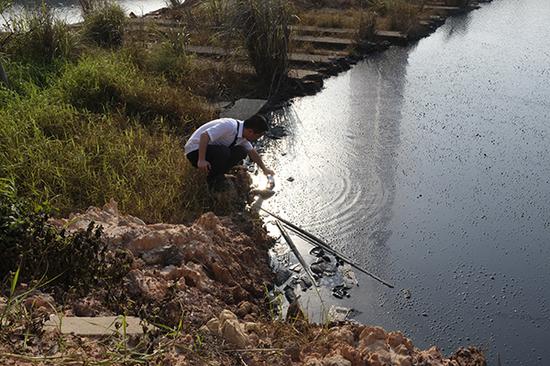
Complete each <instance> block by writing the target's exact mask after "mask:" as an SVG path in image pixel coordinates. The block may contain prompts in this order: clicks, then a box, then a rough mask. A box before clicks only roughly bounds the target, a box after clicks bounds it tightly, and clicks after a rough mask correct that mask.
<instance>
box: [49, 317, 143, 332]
mask: <svg viewBox="0 0 550 366" xmlns="http://www.w3.org/2000/svg"><path fill="white" fill-rule="evenodd" d="M123 321H125V322H126V330H125V331H124V330H123V326H122V324H123ZM148 326H149V325H148ZM44 329H49V330H60V331H61V333H62V334H70V333H74V334H77V335H82V336H105V335H112V334H116V333H119V334H123V333H124V332H125V333H126V335H138V334H143V326H142V325H141V319H140V318H136V317H134V316H127V317H123V316H122V315H119V316H98V317H62V318H59V317H58V316H57V315H51V316H50V319H49V320H48V321H47V322H46V323H45V324H44Z"/></svg>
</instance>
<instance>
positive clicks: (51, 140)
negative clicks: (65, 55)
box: [0, 52, 212, 222]
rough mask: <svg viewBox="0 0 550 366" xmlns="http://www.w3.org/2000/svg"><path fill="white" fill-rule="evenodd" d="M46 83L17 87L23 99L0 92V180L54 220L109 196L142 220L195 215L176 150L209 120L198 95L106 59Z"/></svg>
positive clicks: (195, 194)
mask: <svg viewBox="0 0 550 366" xmlns="http://www.w3.org/2000/svg"><path fill="white" fill-rule="evenodd" d="M9 66H12V68H10V71H11V70H12V69H13V70H17V69H18V68H19V67H20V66H18V64H10V65H9ZM10 74H11V75H13V76H15V77H16V76H17V73H16V72H13V73H11V72H10ZM46 79H49V80H50V82H49V85H47V86H45V87H40V86H37V85H34V84H32V82H31V81H29V80H19V81H17V82H18V83H20V85H21V89H22V90H24V93H17V92H13V91H9V90H7V89H1V88H0V94H2V95H3V96H5V97H6V98H3V99H2V102H3V104H2V108H1V109H0V125H1V131H0V145H1V151H2V153H1V154H0V176H2V177H11V178H12V179H13V180H14V181H15V182H16V184H17V186H18V189H19V190H20V191H21V192H22V194H24V195H26V196H28V197H33V198H34V199H37V200H50V201H51V202H52V204H53V205H54V206H55V207H56V208H58V209H59V210H60V212H61V213H62V214H66V213H68V212H70V211H74V210H78V209H84V208H86V207H88V206H90V205H96V206H97V205H102V204H103V203H105V202H107V201H108V200H109V199H110V198H114V199H116V200H117V201H118V202H119V204H120V205H121V207H122V209H123V210H124V211H125V212H128V213H132V214H134V215H138V216H141V217H142V218H143V219H145V220H148V221H162V220H164V221H172V222H173V221H182V220H184V219H187V218H189V217H191V216H193V215H194V214H196V212H201V211H202V210H203V207H204V206H205V204H206V203H205V201H204V200H203V199H201V198H200V197H201V196H203V195H204V194H205V191H204V190H203V189H202V188H201V187H202V186H203V184H201V183H200V180H199V178H200V177H198V176H197V175H196V172H194V171H192V170H191V167H190V165H189V164H188V163H187V162H186V160H185V157H184V155H183V149H182V143H183V140H184V138H185V137H184V136H186V135H187V134H189V133H190V132H191V131H192V130H193V129H194V128H195V126H196V125H197V124H200V123H202V122H203V121H205V120H208V119H209V118H211V116H212V114H211V110H210V109H209V108H208V107H207V106H206V104H205V102H204V101H203V100H202V99H201V98H199V97H197V96H194V95H192V94H191V93H189V92H188V91H186V90H178V89H175V88H172V87H170V86H168V85H166V83H163V82H162V79H159V78H155V77H152V76H151V77H145V76H144V75H142V74H141V73H140V70H139V69H138V68H137V67H136V66H135V65H134V64H132V63H131V61H129V60H128V58H127V57H125V56H123V55H120V54H117V55H115V54H113V53H110V52H105V53H101V52H95V54H93V55H92V54H89V55H86V56H83V57H82V58H81V60H80V61H79V62H77V63H69V64H67V65H66V66H64V67H63V69H62V71H60V74H59V77H58V78H57V79H54V78H46Z"/></svg>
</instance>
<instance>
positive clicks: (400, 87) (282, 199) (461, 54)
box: [264, 0, 550, 365]
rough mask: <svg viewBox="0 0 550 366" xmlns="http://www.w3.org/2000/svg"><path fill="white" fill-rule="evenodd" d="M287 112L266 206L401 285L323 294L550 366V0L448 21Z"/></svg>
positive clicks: (382, 319)
mask: <svg viewBox="0 0 550 366" xmlns="http://www.w3.org/2000/svg"><path fill="white" fill-rule="evenodd" d="M274 119H275V120H278V121H279V122H282V123H284V124H286V125H287V126H288V129H289V130H290V132H291V133H290V135H289V136H288V137H286V138H283V139H281V140H279V141H277V142H276V143H274V144H273V146H271V148H270V149H269V150H268V151H267V152H266V156H267V159H268V161H270V163H271V165H272V166H273V167H274V168H275V169H276V171H277V172H278V180H277V190H278V193H277V194H276V195H275V196H274V197H273V198H271V199H270V200H269V201H267V202H266V203H265V204H264V207H267V208H269V209H271V210H272V211H274V212H277V213H279V214H280V215H281V216H284V217H286V218H288V219H290V220H291V221H293V222H294V223H296V224H298V225H300V226H303V227H304V228H307V229H308V230H310V231H312V232H314V233H315V234H317V235H318V236H321V237H323V238H325V239H326V240H327V241H329V242H330V243H332V244H333V245H334V246H335V247H336V248H338V249H340V250H341V251H343V252H344V253H346V254H347V255H348V256H350V257H353V258H354V259H355V260H356V261H357V262H359V263H361V264H362V265H363V266H364V267H365V268H368V269H369V270H371V271H373V272H375V273H377V274H378V275H379V276H381V277H383V278H385V279H387V280H389V281H391V282H393V283H395V284H396V288H395V289H393V290H392V289H389V288H386V287H384V286H381V285H380V284H379V283H377V282H375V281H373V280H371V279H369V278H367V277H365V276H362V275H360V274H358V277H359V279H360V283H361V284H360V287H358V288H355V289H354V290H352V297H351V299H349V300H348V301H345V302H342V301H341V300H337V299H335V298H332V297H331V296H330V294H328V293H327V292H326V291H324V290H322V292H324V294H325V295H327V296H326V298H327V300H326V303H325V306H328V305H330V304H341V305H345V306H351V307H353V308H355V309H357V310H358V311H359V313H358V314H357V315H356V316H355V318H356V319H357V320H359V321H362V322H365V323H370V324H378V325H382V326H384V327H385V328H386V329H388V330H402V331H403V332H404V333H405V334H406V335H407V336H409V337H411V338H412V339H413V340H414V342H415V345H416V346H418V347H423V348H424V347H429V346H431V345H434V344H435V345H438V346H440V347H441V348H442V349H443V350H444V352H445V353H447V354H449V353H451V352H452V351H453V350H455V349H456V348H457V347H459V346H461V345H469V344H473V345H478V346H481V347H483V348H484V349H485V350H486V351H487V354H488V356H489V362H490V364H492V365H494V364H496V357H497V354H500V358H501V361H502V365H550V356H549V355H548V351H547V344H548V341H549V339H550V320H549V319H550V161H549V160H550V159H549V147H550V1H548V0H495V1H494V2H493V3H491V4H487V5H484V6H483V7H482V9H480V10H477V11H474V12H472V13H470V14H467V15H464V16H459V17H456V18H453V19H449V20H448V21H447V22H446V24H445V25H444V26H442V27H441V28H440V29H438V31H437V32H435V33H434V34H433V35H431V36H430V37H428V38H426V39H423V40H421V41H420V42H419V43H418V44H416V45H414V46H411V47H410V48H393V49H391V50H389V51H387V52H385V53H383V54H381V55H377V56H374V57H370V58H369V59H368V60H367V61H365V62H362V63H360V64H358V65H357V66H355V67H354V68H353V69H351V70H350V71H348V72H346V73H344V74H342V75H340V76H338V77H335V78H332V79H330V80H328V81H327V82H326V87H325V89H324V90H323V91H322V92H321V93H319V94H318V95H316V96H313V97H307V98H302V99H299V100H296V101H295V102H294V104H293V106H292V107H289V108H288V109H286V110H285V111H284V112H283V113H280V114H278V115H275V116H274ZM288 177H293V178H294V181H293V182H289V181H287V180H286V179H287V178H288ZM404 290H409V291H410V294H411V297H410V298H406V296H405V295H404Z"/></svg>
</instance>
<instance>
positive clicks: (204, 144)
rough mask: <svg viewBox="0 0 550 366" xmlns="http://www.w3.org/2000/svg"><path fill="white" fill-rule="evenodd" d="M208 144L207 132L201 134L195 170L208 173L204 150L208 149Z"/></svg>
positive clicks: (208, 166)
mask: <svg viewBox="0 0 550 366" xmlns="http://www.w3.org/2000/svg"><path fill="white" fill-rule="evenodd" d="M209 142H210V136H209V135H208V132H203V133H201V138H200V140H199V158H198V160H197V168H199V169H200V170H203V171H205V172H207V173H208V171H209V170H210V163H209V162H208V161H206V149H207V148H208V143H209Z"/></svg>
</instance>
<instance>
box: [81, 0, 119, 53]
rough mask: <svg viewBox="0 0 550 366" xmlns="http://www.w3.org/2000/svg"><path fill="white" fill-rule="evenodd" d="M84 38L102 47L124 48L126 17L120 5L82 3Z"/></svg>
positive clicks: (99, 2) (106, 2)
mask: <svg viewBox="0 0 550 366" xmlns="http://www.w3.org/2000/svg"><path fill="white" fill-rule="evenodd" d="M81 7H82V15H83V17H84V28H83V32H84V37H85V38H87V39H89V40H91V41H92V42H93V43H95V44H97V45H98V46H100V47H106V48H116V47H120V46H122V43H123V40H124V28H125V25H126V16H125V15H124V10H123V9H122V8H121V7H120V5H118V4H116V3H113V2H109V1H98V2H96V3H94V2H93V0H92V1H84V2H81Z"/></svg>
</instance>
